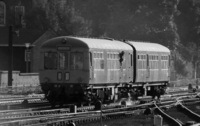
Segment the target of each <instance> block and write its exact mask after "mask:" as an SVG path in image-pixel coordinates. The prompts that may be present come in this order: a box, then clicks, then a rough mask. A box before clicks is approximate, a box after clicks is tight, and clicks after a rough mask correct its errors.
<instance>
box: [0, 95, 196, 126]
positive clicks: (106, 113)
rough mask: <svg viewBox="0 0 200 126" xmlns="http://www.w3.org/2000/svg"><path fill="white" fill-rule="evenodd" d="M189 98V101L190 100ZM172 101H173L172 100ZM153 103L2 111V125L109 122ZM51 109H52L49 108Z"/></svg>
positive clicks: (168, 103) (165, 102) (164, 103)
mask: <svg viewBox="0 0 200 126" xmlns="http://www.w3.org/2000/svg"><path fill="white" fill-rule="evenodd" d="M196 95H197V93H188V94H187V93H185V94H182V95H180V94H174V95H169V96H164V97H162V98H161V100H162V101H161V102H162V104H160V105H161V106H171V105H174V103H175V102H176V100H179V101H181V102H184V104H185V103H189V102H193V100H192V99H191V98H189V97H196ZM177 97H178V98H177ZM188 98H189V100H188ZM170 99H171V100H170ZM152 104H153V103H152V102H151V101H149V103H146V104H141V105H132V106H119V105H114V104H113V105H110V106H109V105H108V106H104V107H103V109H102V111H94V106H86V107H80V108H78V109H77V112H78V113H75V114H74V113H69V108H63V109H52V110H44V108H42V107H41V108H35V109H21V110H7V111H0V125H16V126H17V125H19V126H21V125H32V126H37V125H62V124H67V123H69V122H70V121H71V120H73V121H74V122H76V123H77V124H78V123H85V122H91V121H97V120H101V119H103V120H108V119H113V118H121V117H130V116H134V115H138V114H139V113H143V111H144V109H145V108H146V107H149V106H152ZM49 109H50V108H49Z"/></svg>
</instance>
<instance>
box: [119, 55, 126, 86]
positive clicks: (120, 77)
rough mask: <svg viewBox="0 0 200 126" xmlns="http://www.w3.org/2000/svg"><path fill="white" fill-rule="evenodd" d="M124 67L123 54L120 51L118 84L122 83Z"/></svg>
mask: <svg viewBox="0 0 200 126" xmlns="http://www.w3.org/2000/svg"><path fill="white" fill-rule="evenodd" d="M124 65H125V52H124V51H121V52H120V53H119V68H120V73H119V82H120V83H122V82H123V81H124V70H123V69H124Z"/></svg>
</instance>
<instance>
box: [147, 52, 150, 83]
mask: <svg viewBox="0 0 200 126" xmlns="http://www.w3.org/2000/svg"><path fill="white" fill-rule="evenodd" d="M146 57H147V66H146V82H148V81H149V77H150V64H149V55H148V54H147V55H146Z"/></svg>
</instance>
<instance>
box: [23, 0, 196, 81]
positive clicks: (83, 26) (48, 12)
mask: <svg viewBox="0 0 200 126" xmlns="http://www.w3.org/2000/svg"><path fill="white" fill-rule="evenodd" d="M33 3H34V7H33V9H32V11H31V12H30V13H29V14H27V18H26V20H27V22H29V23H27V27H30V28H31V27H32V28H37V29H38V30H40V31H41V32H45V31H46V30H49V29H51V30H53V31H54V32H56V33H57V34H58V35H74V36H85V37H112V38H115V39H128V40H138V41H150V42H157V43H160V44H162V45H165V46H167V47H169V48H170V49H171V50H172V53H173V54H172V56H173V57H172V59H173V64H174V65H175V68H174V70H175V71H176V72H177V73H178V74H179V75H180V77H186V76H187V77H193V76H194V74H193V73H194V71H192V70H190V69H188V68H190V67H187V66H188V65H192V66H193V67H192V68H194V67H195V64H196V63H197V61H198V60H199V56H200V54H199V53H198V52H199V46H200V44H199V40H200V2H199V0H151V1H149V0H123V1H121V0H81V1H80V0H33Z"/></svg>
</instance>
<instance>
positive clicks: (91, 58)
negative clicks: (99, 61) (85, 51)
mask: <svg viewBox="0 0 200 126" xmlns="http://www.w3.org/2000/svg"><path fill="white" fill-rule="evenodd" d="M89 58H90V63H89V65H90V66H89V68H90V80H91V81H92V80H93V79H94V62H93V53H92V52H90V53H89Z"/></svg>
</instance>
